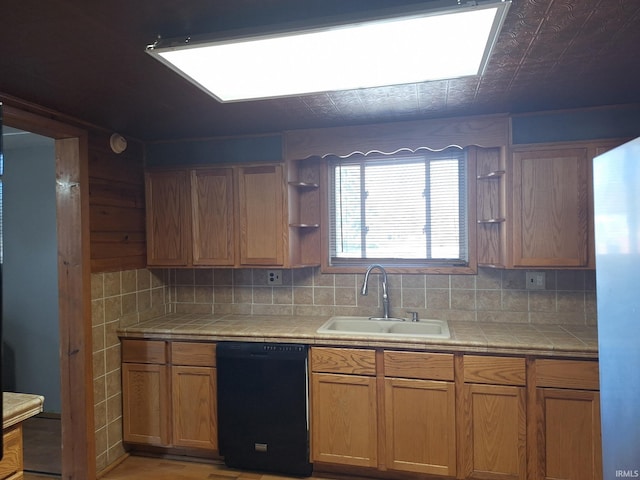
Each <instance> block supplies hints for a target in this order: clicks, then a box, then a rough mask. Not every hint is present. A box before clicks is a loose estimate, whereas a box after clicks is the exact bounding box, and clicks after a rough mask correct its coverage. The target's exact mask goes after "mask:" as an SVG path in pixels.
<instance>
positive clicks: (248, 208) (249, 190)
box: [238, 165, 285, 266]
mask: <svg viewBox="0 0 640 480" xmlns="http://www.w3.org/2000/svg"><path fill="white" fill-rule="evenodd" d="M238 190H239V191H238V194H239V200H238V201H239V204H240V205H239V207H240V232H239V233H240V264H241V265H275V266H279V265H283V264H284V251H285V248H284V247H285V238H284V211H283V209H284V183H283V179H282V166H281V165H265V166H260V167H241V168H239V169H238Z"/></svg>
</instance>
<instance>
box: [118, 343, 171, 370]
mask: <svg viewBox="0 0 640 480" xmlns="http://www.w3.org/2000/svg"><path fill="white" fill-rule="evenodd" d="M122 361H123V362H125V363H157V364H164V363H167V346H166V343H165V342H163V341H162V340H130V339H123V340H122Z"/></svg>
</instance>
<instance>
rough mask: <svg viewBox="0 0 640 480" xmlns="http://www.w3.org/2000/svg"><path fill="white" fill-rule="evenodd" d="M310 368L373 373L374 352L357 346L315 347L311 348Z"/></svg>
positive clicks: (359, 373) (322, 370) (328, 371)
mask: <svg viewBox="0 0 640 480" xmlns="http://www.w3.org/2000/svg"><path fill="white" fill-rule="evenodd" d="M311 369H312V371H314V372H325V373H353V374H358V375H375V374H376V353H375V351H374V350H361V349H357V348H323V347H315V348H312V349H311Z"/></svg>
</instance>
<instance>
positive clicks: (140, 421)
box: [122, 340, 170, 446]
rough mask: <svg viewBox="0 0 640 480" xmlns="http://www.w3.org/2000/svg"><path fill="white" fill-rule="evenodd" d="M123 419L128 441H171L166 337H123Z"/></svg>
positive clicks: (155, 442) (141, 442) (159, 442)
mask: <svg viewBox="0 0 640 480" xmlns="http://www.w3.org/2000/svg"><path fill="white" fill-rule="evenodd" d="M122 362H123V363H122V403H123V408H122V421H123V426H122V428H123V432H122V433H123V439H124V441H125V442H130V443H139V444H146V445H154V446H163V445H168V444H169V442H170V437H169V423H168V420H167V419H168V417H169V377H168V373H167V372H168V367H167V365H166V363H167V345H166V342H164V341H147V340H123V341H122Z"/></svg>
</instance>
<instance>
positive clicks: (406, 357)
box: [384, 351, 456, 476]
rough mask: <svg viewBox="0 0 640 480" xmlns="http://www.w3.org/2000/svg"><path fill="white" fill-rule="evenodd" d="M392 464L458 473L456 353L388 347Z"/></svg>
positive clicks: (386, 369) (389, 464) (387, 423)
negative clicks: (426, 351)
mask: <svg viewBox="0 0 640 480" xmlns="http://www.w3.org/2000/svg"><path fill="white" fill-rule="evenodd" d="M384 373H385V378H384V395H385V397H384V398H385V404H384V410H385V443H386V467H387V468H388V469H390V470H400V471H405V472H416V473H427V474H434V475H443V476H453V475H455V474H456V414H455V408H456V398H455V383H454V381H453V380H454V374H453V354H438V353H418V352H391V351H385V352H384Z"/></svg>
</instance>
